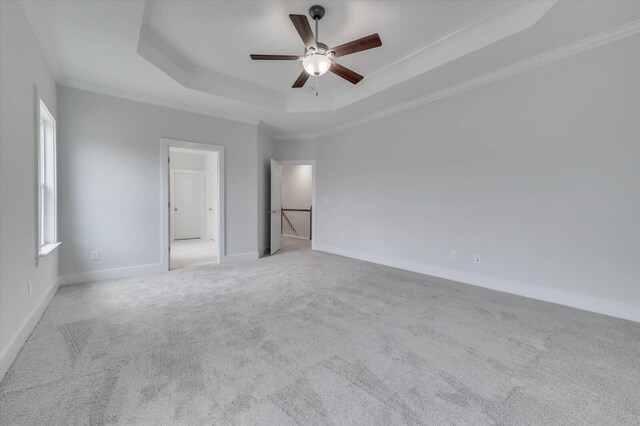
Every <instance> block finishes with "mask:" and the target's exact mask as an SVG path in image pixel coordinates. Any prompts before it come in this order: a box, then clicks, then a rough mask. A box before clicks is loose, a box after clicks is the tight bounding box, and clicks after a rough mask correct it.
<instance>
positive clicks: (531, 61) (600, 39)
mask: <svg viewBox="0 0 640 426" xmlns="http://www.w3.org/2000/svg"><path fill="white" fill-rule="evenodd" d="M638 33H640V19H636V20H635V21H632V22H629V23H628V24H625V25H621V26H619V27H616V28H613V29H610V30H607V31H603V32H601V33H598V34H595V35H593V36H590V37H587V38H584V39H582V40H578V41H576V42H574V43H571V44H568V45H566V46H562V47H559V48H557V49H553V50H550V51H548V52H544V53H541V54H539V55H537V56H533V57H531V58H528V59H524V60H522V61H519V62H516V63H514V64H511V65H507V66H505V67H502V68H499V69H497V70H495V71H491V72H488V73H486V74H483V75H480V76H478V77H474V78H471V79H469V80H466V81H463V82H461V83H457V84H454V85H451V86H449V87H445V88H444V89H441V90H437V91H435V92H432V93H430V94H428V95H426V96H422V97H419V98H416V99H412V100H410V101H407V102H403V103H401V104H398V105H395V106H393V107H391V108H387V109H383V110H380V111H378V112H375V113H373V114H369V115H365V116H363V117H360V118H358V119H356V120H351V121H349V122H347V123H345V124H342V125H337V126H333V127H329V128H328V129H327V130H325V131H322V132H318V133H300V134H280V135H274V136H273V139H275V140H283V141H284V140H302V139H319V138H322V137H325V136H328V135H332V134H335V133H339V132H342V131H344V130H348V129H351V128H354V127H358V126H361V125H363V124H367V123H370V122H372V121H376V120H380V119H381V118H384V117H388V116H390V115H394V114H398V113H400V112H402V111H406V110H409V109H413V108H417V107H420V106H422V105H426V104H429V103H431V102H435V101H437V100H440V99H443V98H446V97H449V96H452V95H456V94H458V93H462V92H465V91H467V90H470V89H474V88H476V87H479V86H483V85H485V84H489V83H493V82H495V81H498V80H502V79H504V78H507V77H511V76H514V75H517V74H520V73H523V72H526V71H529V70H532V69H535V68H538V67H541V66H544V65H548V64H551V63H553V62H557V61H560V60H562V59H565V58H568V57H571V56H573V55H577V54H579V53H583V52H586V51H588V50H590V49H594V48H596V47H600V46H604V45H606V44H609V43H612V42H614V41H618V40H621V39H624V38H627V37H630V36H633V35H635V34H638Z"/></svg>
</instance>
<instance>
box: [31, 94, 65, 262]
mask: <svg viewBox="0 0 640 426" xmlns="http://www.w3.org/2000/svg"><path fill="white" fill-rule="evenodd" d="M38 101H39V102H38V108H37V120H36V155H37V157H36V158H37V168H36V175H37V176H36V188H37V190H36V192H37V194H36V197H37V206H38V209H37V218H36V219H37V229H36V247H37V257H44V256H46V255H48V254H49V253H51V252H52V251H53V250H54V249H56V248H57V247H58V246H59V245H60V242H59V241H58V218H57V211H58V194H57V193H58V191H57V173H56V163H57V159H56V158H57V157H56V119H55V118H54V117H53V114H51V112H50V111H49V109H48V108H47V106H46V105H45V103H44V101H43V100H42V99H41V98H38Z"/></svg>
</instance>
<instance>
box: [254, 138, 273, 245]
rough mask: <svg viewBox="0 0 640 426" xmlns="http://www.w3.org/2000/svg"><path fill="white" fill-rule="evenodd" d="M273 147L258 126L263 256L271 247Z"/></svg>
mask: <svg viewBox="0 0 640 426" xmlns="http://www.w3.org/2000/svg"><path fill="white" fill-rule="evenodd" d="M272 158H273V159H275V146H274V142H273V140H272V139H271V137H270V136H269V135H268V134H267V133H266V132H265V131H264V130H262V128H260V126H258V252H259V253H260V256H262V255H264V252H265V250H266V249H267V248H268V247H269V246H270V245H271V241H270V240H271V224H270V223H269V221H270V218H271V216H270V215H269V213H267V211H268V210H269V209H270V208H271V159H272Z"/></svg>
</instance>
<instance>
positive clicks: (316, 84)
mask: <svg viewBox="0 0 640 426" xmlns="http://www.w3.org/2000/svg"><path fill="white" fill-rule="evenodd" d="M316 96H318V76H317V75H316Z"/></svg>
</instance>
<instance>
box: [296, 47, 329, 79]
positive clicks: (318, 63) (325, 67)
mask: <svg viewBox="0 0 640 426" xmlns="http://www.w3.org/2000/svg"><path fill="white" fill-rule="evenodd" d="M302 66H303V67H304V70H305V71H306V72H307V73H309V75H314V76H316V77H317V76H321V75H322V74H325V73H326V72H327V71H329V68H331V58H329V57H328V56H327V55H323V54H320V53H316V54H311V55H307V56H305V57H304V59H303V60H302Z"/></svg>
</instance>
